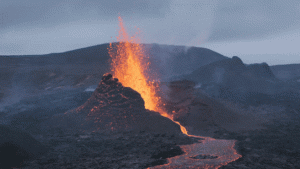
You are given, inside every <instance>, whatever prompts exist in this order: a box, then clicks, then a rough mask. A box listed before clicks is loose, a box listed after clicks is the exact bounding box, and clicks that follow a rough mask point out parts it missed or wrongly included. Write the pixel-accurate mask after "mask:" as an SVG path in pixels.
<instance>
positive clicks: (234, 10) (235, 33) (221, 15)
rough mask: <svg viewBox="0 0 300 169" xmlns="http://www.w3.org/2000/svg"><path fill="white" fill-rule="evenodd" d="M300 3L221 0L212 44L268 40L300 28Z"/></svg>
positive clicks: (213, 28)
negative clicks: (216, 42)
mask: <svg viewBox="0 0 300 169" xmlns="http://www.w3.org/2000/svg"><path fill="white" fill-rule="evenodd" d="M299 7H300V1H299V0H289V1H282V0H268V1H267V0H265V1H261V0H251V1H248V0H219V3H218V7H217V10H216V13H215V20H214V22H213V26H212V32H211V36H210V37H209V39H208V41H209V42H212V41H226V40H241V39H255V38H264V37H265V36H268V35H271V34H276V33H279V32H282V31H284V30H286V29H288V28H290V27H293V26H296V25H300V24H299V21H300V10H299Z"/></svg>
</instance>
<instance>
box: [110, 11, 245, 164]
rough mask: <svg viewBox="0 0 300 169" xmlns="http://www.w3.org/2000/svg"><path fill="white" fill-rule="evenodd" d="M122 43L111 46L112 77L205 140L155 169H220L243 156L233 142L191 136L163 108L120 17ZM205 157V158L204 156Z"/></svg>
mask: <svg viewBox="0 0 300 169" xmlns="http://www.w3.org/2000/svg"><path fill="white" fill-rule="evenodd" d="M119 26H120V30H119V36H118V37H117V40H118V41H119V43H116V44H112V43H111V44H110V48H109V55H110V57H111V59H112V62H111V63H112V65H111V67H112V68H111V69H112V70H111V71H112V72H113V76H114V77H115V78H118V80H119V81H120V82H121V83H122V84H123V86H125V87H130V88H132V89H133V90H135V91H137V92H139V93H140V94H141V97H142V98H143V99H144V101H145V108H146V109H149V110H152V111H156V112H159V113H160V114H161V115H162V116H164V117H167V118H169V119H170V120H172V121H173V122H175V123H177V124H178V125H179V126H180V129H181V131H182V133H184V134H186V135H188V136H191V137H197V138H202V139H203V140H201V142H200V143H195V144H192V145H185V146H181V148H182V149H183V151H184V152H185V154H183V155H181V156H176V157H173V158H170V159H168V161H169V163H168V164H166V165H162V166H157V167H154V168H207V169H208V168H219V167H220V166H222V165H226V164H228V163H229V162H232V161H235V160H237V159H238V158H240V157H241V155H239V154H237V152H236V151H235V149H234V148H233V147H234V145H235V141H233V140H216V139H213V138H209V137H201V136H194V135H189V134H188V131H187V130H186V128H185V127H184V126H182V125H181V124H180V123H179V122H177V121H174V120H173V117H172V116H171V115H169V114H167V113H166V112H164V111H163V109H162V108H161V107H160V105H162V104H161V99H160V97H159V96H157V94H156V91H157V90H158V86H155V83H154V81H151V79H150V76H149V74H148V73H147V69H148V65H149V62H148V61H147V57H146V55H145V53H144V50H143V46H142V45H141V44H140V43H139V40H138V39H137V38H136V37H129V35H128V33H127V32H126V30H125V27H124V24H123V20H122V18H121V17H119ZM199 154H200V156H201V155H203V154H205V155H206V156H212V157H215V158H213V159H197V158H194V157H198V156H199ZM205 155H204V156H205Z"/></svg>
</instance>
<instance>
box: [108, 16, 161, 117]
mask: <svg viewBox="0 0 300 169" xmlns="http://www.w3.org/2000/svg"><path fill="white" fill-rule="evenodd" d="M119 26H120V31H119V36H118V37H117V40H118V41H119V43H118V44H116V49H117V51H113V47H112V44H110V49H109V54H110V56H111V58H112V72H113V76H114V77H115V78H118V79H119V81H120V82H121V83H122V84H123V86H125V87H130V88H132V89H134V90H135V91H137V92H139V93H140V94H141V96H142V98H143V99H144V101H145V108H146V109H149V110H153V111H159V108H158V105H159V101H160V98H159V97H158V96H156V91H155V90H156V87H155V85H154V82H153V81H152V82H151V81H150V77H149V75H148V74H147V72H146V71H147V69H148V65H149V62H148V61H147V58H146V57H145V54H144V51H143V48H142V46H141V45H140V44H139V43H138V41H139V40H138V39H137V38H134V37H129V35H128V34H127V32H126V30H125V27H124V24H123V20H122V18H121V17H119Z"/></svg>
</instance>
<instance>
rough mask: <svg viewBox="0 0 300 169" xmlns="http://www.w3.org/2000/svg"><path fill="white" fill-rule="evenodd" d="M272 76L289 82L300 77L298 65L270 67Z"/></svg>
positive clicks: (299, 65)
mask: <svg viewBox="0 0 300 169" xmlns="http://www.w3.org/2000/svg"><path fill="white" fill-rule="evenodd" d="M270 68H271V70H272V72H273V73H274V75H275V76H276V77H277V78H278V79H281V80H284V81H286V80H291V79H294V78H296V77H300V64H288V65H274V66H270Z"/></svg>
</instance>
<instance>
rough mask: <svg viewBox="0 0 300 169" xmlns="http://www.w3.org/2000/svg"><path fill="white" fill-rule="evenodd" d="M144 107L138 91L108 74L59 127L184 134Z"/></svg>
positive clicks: (68, 113) (168, 120)
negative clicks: (125, 85)
mask: <svg viewBox="0 0 300 169" xmlns="http://www.w3.org/2000/svg"><path fill="white" fill-rule="evenodd" d="M144 105H145V102H144V100H143V99H142V97H141V95H140V94H139V93H138V92H136V91H135V90H133V89H131V88H129V87H124V86H123V85H122V84H121V83H120V82H119V81H118V79H116V78H113V77H112V75H111V74H105V75H103V77H102V80H101V81H100V83H99V85H98V86H97V88H96V90H95V91H94V93H93V94H92V96H91V97H90V98H89V99H88V100H87V101H86V102H85V103H84V104H83V105H82V106H80V107H78V108H76V109H75V110H72V111H68V112H66V113H64V114H63V115H60V117H57V118H56V120H57V122H56V124H58V125H56V126H57V127H60V128H69V129H71V130H75V129H79V130H81V131H85V132H97V131H148V132H157V133H173V134H175V133H176V134H177V133H181V131H180V127H179V126H178V125H177V124H175V123H174V122H172V121H171V120H170V119H168V118H165V117H162V116H161V115H160V114H159V113H158V112H154V111H150V110H147V109H145V106H144ZM58 121H59V122H58ZM63 121H64V122H63Z"/></svg>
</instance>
